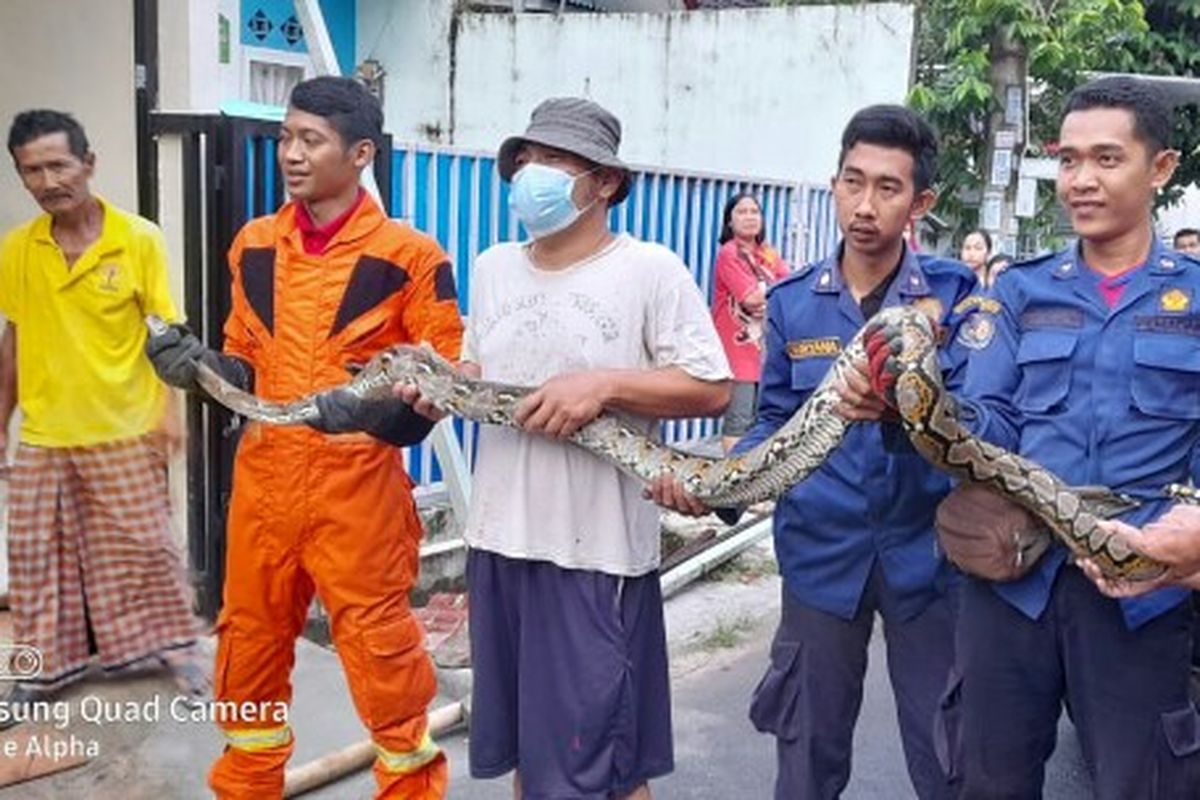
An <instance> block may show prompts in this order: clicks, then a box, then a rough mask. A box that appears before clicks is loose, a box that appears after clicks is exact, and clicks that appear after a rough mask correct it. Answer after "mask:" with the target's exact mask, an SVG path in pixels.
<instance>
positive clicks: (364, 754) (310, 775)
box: [283, 703, 464, 797]
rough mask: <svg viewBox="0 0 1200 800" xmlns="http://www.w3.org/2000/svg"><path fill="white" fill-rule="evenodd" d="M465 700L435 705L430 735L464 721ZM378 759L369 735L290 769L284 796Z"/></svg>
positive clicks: (360, 767)
mask: <svg viewBox="0 0 1200 800" xmlns="http://www.w3.org/2000/svg"><path fill="white" fill-rule="evenodd" d="M463 718H464V714H463V705H462V703H450V704H449V705H445V706H442V707H441V708H435V709H434V710H433V711H430V712H429V735H430V736H433V737H434V738H436V737H438V736H441V735H442V734H444V733H446V732H447V731H449V730H450V729H451V728H453V727H454V726H455V725H457V724H459V723H460V722H462V721H463ZM374 760H375V744H374V743H373V742H372V741H371V740H370V739H364V740H363V741H361V742H355V743H354V744H352V745H349V746H347V747H343V748H342V749H341V750H335V751H333V752H332V753H328V754H326V755H323V756H321V757H320V758H317V759H314V760H312V761H309V762H307V763H304V764H301V765H300V766H298V767H295V768H293V769H289V770H288V771H287V775H286V776H285V777H284V780H283V796H284V797H295V796H297V795H300V794H304V793H305V792H311V791H312V790H313V789H316V788H318V787H320V786H324V785H325V784H327V783H333V782H334V781H336V780H338V779H339V778H343V777H345V776H346V775H349V774H351V773H353V772H358V771H359V770H362V769H366V768H367V767H369V766H370V765H371V762H373V761H374Z"/></svg>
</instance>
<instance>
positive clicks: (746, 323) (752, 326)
mask: <svg viewBox="0 0 1200 800" xmlns="http://www.w3.org/2000/svg"><path fill="white" fill-rule="evenodd" d="M720 241H721V249H720V250H718V251H717V266H716V276H715V278H716V281H715V284H716V285H715V288H714V292H713V322H714V323H715V324H716V328H717V334H718V335H719V336H720V337H721V344H723V345H724V346H725V355H726V356H728V358H729V366H730V368H731V369H732V370H733V380H734V384H733V398H732V400H730V402H729V408H728V410H727V411H726V412H725V419H724V424H723V427H722V438H721V445H722V447H724V448H725V451H726V452H728V451H729V448H731V447H733V444H734V442H736V441H737V440H738V439H739V438H741V437H742V436H743V435H744V434H745V433H746V431H747V430H749V429H750V426H751V425H752V424H753V423H754V409H755V405H756V404H757V400H758V378H759V373H760V372H761V370H762V348H763V322H764V317H765V316H766V313H767V287H768V286H770V285H771V284H772V283H774V282H775V281H777V280H779V279H780V278H782V277H783V276H785V275H787V274H788V272H789V269H788V265H787V264H786V263H785V262H784V261H783V259H781V258H780V257H779V254H778V253H776V252H775V251H774V250H772V249H771V248H770V247H768V246H767V245H765V244H763V217H762V207H761V206H760V205H759V204H758V200H757V199H756V198H755V197H754V195H751V194H746V193H744V192H743V193H739V194H736V195H734V196H733V197H731V198H729V202H727V203H726V204H725V211H724V214H723V216H722V223H721V240H720Z"/></svg>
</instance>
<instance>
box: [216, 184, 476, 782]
mask: <svg viewBox="0 0 1200 800" xmlns="http://www.w3.org/2000/svg"><path fill="white" fill-rule="evenodd" d="M229 264H230V270H231V272H232V278H233V292H232V295H233V304H232V310H231V312H230V315H229V319H228V320H227V322H226V324H225V352H226V353H228V354H230V355H234V356H237V357H239V358H241V359H243V360H244V361H246V362H247V363H248V364H250V365H251V366H252V367H253V368H254V373H255V376H254V383H255V393H256V394H257V395H259V396H260V397H264V398H267V399H270V400H278V401H290V400H295V399H296V398H298V397H301V396H304V395H307V394H310V393H312V392H314V391H318V390H321V389H325V388H328V387H330V386H334V385H337V384H341V383H343V382H345V381H346V380H348V378H349V373H348V371H347V369H346V365H347V364H355V363H358V364H361V363H365V362H366V361H367V360H368V359H370V357H371V356H372V355H374V354H375V353H377V352H378V351H379V350H381V349H383V348H385V347H387V346H389V345H392V344H396V343H399V342H422V341H426V342H429V343H430V344H432V345H433V346H434V347H435V348H436V349H437V350H438V352H439V353H441V354H442V355H443V356H445V357H447V358H449V359H452V360H453V359H457V358H458V357H459V350H460V347H461V344H462V320H461V318H460V317H459V314H458V306H457V302H456V299H455V291H454V277H453V271H452V269H451V267H450V264H449V260H448V258H447V256H446V254H445V253H444V252H443V251H442V250H441V248H440V247H438V245H437V243H436V242H434V241H433V240H432V239H430V238H428V237H427V236H425V235H423V234H421V233H418V232H416V231H414V230H412V229H411V228H408V227H406V226H403V225H400V224H398V223H395V222H391V221H389V220H388V219H386V217H385V216H384V214H383V212H382V211H381V210H380V208H379V206H378V205H377V204H376V203H375V202H374V200H372V199H371V198H369V197H367V198H364V199H362V201H361V202H360V203H359V204H358V206H357V207H356V208H355V210H354V211H353V212H352V214H351V216H350V217H349V219H348V220H347V221H346V223H345V224H344V225H343V226H342V228H341V229H340V230H339V231H338V232H337V233H336V234H334V236H333V238H332V239H331V240H330V241H329V243H328V245H327V246H326V248H325V250H324V252H322V253H321V254H320V255H309V254H306V253H305V251H304V248H303V246H302V241H301V235H300V230H299V229H298V226H297V223H296V207H295V205H294V204H288V205H286V206H284V207H283V208H282V209H280V211H279V212H278V213H277V214H275V215H274V216H269V217H262V218H259V219H255V220H253V221H251V222H249V223H248V224H247V225H246V226H245V227H244V228H243V229H242V230H241V232H240V233H239V234H238V236H237V239H236V240H235V241H234V244H233V247H232V248H231V249H230V253H229ZM420 538H421V525H420V521H419V519H418V517H417V514H416V509H415V505H414V503H413V498H412V482H411V480H410V479H409V477H408V475H407V473H406V472H405V470H404V466H403V463H402V459H401V452H400V450H399V449H397V448H396V447H393V446H390V445H388V444H385V443H383V442H380V441H378V440H376V439H374V438H373V437H371V436H369V435H368V434H365V433H361V434H360V433H354V434H344V435H326V434H323V433H320V432H318V431H315V430H312V429H310V428H308V427H303V426H301V427H272V426H268V425H260V424H258V423H253V424H251V425H250V426H249V427H248V428H247V429H246V430H245V432H244V434H243V437H242V441H241V444H240V445H239V447H238V452H237V458H236V460H235V463H234V477H233V496H232V498H231V501H230V507H229V524H228V537H227V539H228V542H227V557H226V571H225V594H224V607H223V608H222V610H221V614H220V616H219V618H218V620H217V633H218V637H219V638H218V646H217V663H216V671H215V676H214V684H215V687H214V688H215V693H216V698H217V700H218V701H226V702H228V701H233V702H235V703H239V704H241V703H246V702H249V703H253V704H256V706H255V710H256V713H252V714H238V715H237V719H234V720H229V721H225V722H220V721H219V722H218V724H219V725H220V727H221V729H222V733H223V734H224V736H225V739H226V748H225V751H224V753H223V754H222V755H221V757H220V758H219V759H218V760H217V762H216V763H215V764H214V766H213V768H212V771H211V772H210V774H209V785H210V786H211V787H212V789H213V790H214V791H215V792H216V794H217V796H218V797H220V798H253V799H254V800H262V799H263V798H271V797H280V796H281V794H282V790H283V773H284V764H285V762H286V761H287V759H288V756H289V755H290V754H291V752H292V748H293V741H292V733H291V729H290V727H289V726H288V725H287V722H286V720H281V719H280V717H281V714H280V713H279V711H278V709H279V708H281V707H282V706H280V705H278V704H279V703H290V701H291V694H292V687H291V681H290V675H291V670H292V664H293V662H294V650H295V639H296V637H297V636H298V635H299V634H300V632H301V630H302V629H303V627H304V622H305V618H306V615H307V613H308V608H309V605H310V603H311V601H312V597H313V592H314V590H315V591H316V593H317V595H318V596H319V597H320V599H321V602H322V604H323V605H324V606H325V608H326V609H328V611H329V615H330V620H331V623H332V626H331V627H332V630H331V632H332V636H333V641H334V645H335V647H336V648H337V652H338V654H339V655H340V656H341V659H342V665H343V667H344V669H345V671H346V679H347V682H348V684H349V686H350V693H351V695H352V696H353V698H354V704H355V707H356V708H357V710H358V714H359V716H360V717H361V718H362V721H363V722H364V724H365V725H366V726H367V728H369V729H370V731H371V737H372V739H373V740H374V742H375V747H376V751H377V754H378V758H377V759H376V762H375V776H376V779H377V781H378V784H379V793H378V795H377V797H380V798H385V797H386V798H399V797H403V798H418V799H419V800H424V799H425V798H440V797H443V796H444V794H445V787H446V775H447V770H446V760H445V756H444V755H443V754H442V753H441V751H440V750H439V749H438V747H437V745H436V744H434V743H433V741H432V740H431V739H430V738H429V735H428V733H427V731H426V722H427V720H426V707H427V706H428V704H429V702H430V701H431V700H432V699H433V697H434V694H435V691H436V679H435V675H434V671H433V664H432V662H431V661H430V659H429V656H428V655H427V654H426V652H425V649H424V634H423V631H422V629H421V626H420V625H419V623H418V622H417V620H416V619H415V618H414V617H413V615H412V613H411V610H410V608H409V604H408V594H409V590H410V589H411V588H412V586H413V583H414V582H415V580H416V576H417V563H418V544H419V542H420ZM257 704H262V705H257ZM260 709H261V710H260Z"/></svg>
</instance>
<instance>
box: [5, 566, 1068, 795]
mask: <svg viewBox="0 0 1200 800" xmlns="http://www.w3.org/2000/svg"><path fill="white" fill-rule="evenodd" d="M718 577H719V579H718V580H704V581H701V582H699V583H696V584H694V585H692V586H691V587H689V588H688V589H686V590H684V591H683V592H681V593H680V594H679V595H677V596H676V597H674V598H672V599H671V600H670V601H669V602H668V604H667V627H668V638H669V642H670V648H671V654H672V659H671V663H672V677H673V699H674V709H675V710H674V715H675V716H674V726H675V741H676V750H675V753H676V772H675V774H673V775H671V776H670V777H668V778H666V779H663V780H661V781H659V782H658V783H657V784H656V785H655V786H654V792H655V797H657V798H666V800H671V799H672V798H678V799H679V800H684V799H685V798H686V800H706V798H713V800H716V798H721V799H722V800H725V799H726V798H731V797H739V798H742V797H744V798H769V797H770V796H771V786H772V781H773V773H774V755H773V742H772V740H771V739H770V738H769V737H766V736H762V735H760V734H758V733H756V732H755V731H754V730H753V729H752V728H751V726H750V723H749V722H748V721H747V719H746V706H747V702H748V699H749V695H750V692H751V691H752V689H753V687H754V686H755V684H756V683H757V682H758V680H759V678H760V677H761V674H762V670H763V668H764V665H765V664H766V658H767V656H766V652H767V648H768V645H769V642H770V636H771V633H772V631H773V628H774V625H775V622H776V620H777V615H778V606H779V586H780V584H779V578H778V576H776V575H775V574H774V571H773V568H772V558H771V554H770V550H769V547H761V546H760V547H758V548H755V549H752V550H751V551H749V552H748V553H747V554H746V555H744V556H743V557H742V558H741V559H739V561H738V563H737V564H736V565H735V566H732V567H729V568H725V569H723V570H722V571H721V574H720V575H719V576H718ZM882 645H883V642H882V637H881V636H876V637H875V640H874V641H873V643H872V651H871V663H870V668H869V670H868V675H867V686H866V695H865V697H864V702H863V710H862V716H861V719H860V721H859V726H858V731H857V735H856V739H855V764H854V775H853V779H852V781H851V784H850V787H849V789H848V791H847V792H846V795H845V796H846V797H847V798H869V799H872V800H874V799H878V800H883V798H887V800H904V799H905V798H911V797H912V793H911V790H910V789H909V787H908V779H907V775H906V773H905V770H904V763H903V757H902V755H901V752H900V745H899V738H898V734H897V732H896V723H895V711H894V707H893V705H892V700H891V693H890V689H889V687H888V685H887V678H886V669H885V664H884V656H883V647H882ZM293 683H294V685H295V700H294V704H293V708H292V714H291V722H292V724H293V726H294V729H295V732H296V753H295V757H294V759H293V765H295V764H299V763H301V762H303V761H306V760H309V759H312V758H316V757H318V756H320V755H323V754H325V753H327V752H329V751H331V750H335V749H338V748H341V747H343V746H345V745H348V744H350V743H353V742H355V741H358V740H360V739H362V738H364V737H365V735H366V734H365V731H364V730H363V728H362V725H361V723H359V721H358V719H357V717H356V716H355V713H354V709H353V706H352V705H351V702H350V698H349V694H348V691H347V689H346V684H345V679H344V678H343V676H342V672H341V665H340V663H339V661H338V658H337V656H336V654H334V653H333V652H331V651H329V650H327V649H325V648H322V647H319V646H317V645H314V644H312V643H311V642H307V641H303V640H302V641H300V642H298V643H297V658H296V669H295V673H294V676H293ZM174 694H175V692H174V690H173V687H172V686H171V684H170V681H169V680H168V679H166V678H165V677H164V676H162V675H146V676H141V677H136V678H130V679H125V680H120V681H96V682H91V683H88V684H85V685H83V686H81V687H79V688H77V689H76V690H75V691H74V692H72V697H73V698H74V700H75V702H76V704H78V701H79V699H80V698H81V697H85V696H93V697H96V696H98V697H101V698H105V699H107V700H108V701H111V702H122V701H131V700H132V701H136V702H138V703H145V702H146V701H147V700H149V699H152V698H154V697H156V696H157V697H160V698H161V703H162V708H163V714H162V716H163V718H162V719H159V720H157V721H154V722H150V723H140V722H139V723H124V722H113V723H105V724H103V725H99V726H96V725H88V724H84V723H82V722H80V721H79V720H78V719H77V718H76V719H74V720H73V722H72V725H71V726H70V728H69V729H68V730H66V731H65V732H64V731H59V732H58V734H56V735H63V736H65V735H69V734H71V733H74V734H76V735H77V736H79V737H82V738H84V739H87V740H94V741H96V743H97V746H98V747H99V749H100V755H99V756H98V757H97V758H95V759H93V760H92V762H91V763H90V764H88V765H87V766H84V767H80V768H78V769H74V770H71V771H69V772H64V773H60V774H57V775H54V776H50V777H47V778H43V779H39V780H37V781H32V782H28V783H24V784H19V785H16V786H13V787H9V788H5V789H0V800H58V799H59V798H75V797H87V798H89V800H92V799H93V798H94V799H95V800H109V798H111V800H143V799H144V800H152V799H153V800H163V799H164V798H179V800H191V799H192V798H205V797H209V796H210V795H209V794H208V793H207V791H206V790H205V787H204V776H205V773H206V771H207V769H208V766H209V764H210V763H211V761H212V760H213V758H215V757H216V755H217V754H218V753H219V752H220V748H221V742H220V739H219V737H218V735H217V733H216V731H215V729H214V728H213V726H212V725H210V724H206V723H203V722H191V721H179V720H175V719H172V718H171V715H170V713H169V711H168V708H169V703H170V699H171V697H173V696H174ZM447 701H448V700H446V699H443V700H441V701H440V702H447ZM75 714H76V716H77V714H78V712H77V711H76V712H75ZM467 735H468V734H467V733H465V732H460V733H457V734H454V735H451V736H449V737H447V738H446V739H444V740H443V746H444V748H445V749H446V751H447V753H448V755H449V757H450V763H451V776H452V777H451V790H450V798H451V799H452V800H490V799H491V798H497V799H499V798H507V797H509V796H511V795H510V788H509V787H510V784H509V780H508V779H507V778H506V779H501V780H496V781H472V780H471V779H470V778H469V777H468V776H467V760H466V741H467V740H466V736H467ZM30 736H31V732H30V731H29V730H23V726H22V727H18V728H16V729H13V730H12V731H9V732H7V733H0V744H2V743H3V741H4V740H6V739H9V738H15V739H17V740H18V741H22V742H24V741H27V740H28V739H29V737H30ZM0 757H2V756H0ZM373 785H374V783H373V780H372V779H371V776H370V773H369V772H362V773H359V774H357V775H355V776H352V777H351V778H348V779H346V780H343V781H340V782H338V783H336V784H332V785H330V786H327V787H325V788H324V789H322V790H320V791H316V792H313V793H310V794H309V795H306V797H312V798H317V800H346V799H347V798H367V797H370V796H371V794H372V790H373ZM1088 796H1089V792H1088V791H1087V785H1086V780H1085V779H1084V777H1083V770H1082V765H1081V763H1080V761H1079V754H1078V748H1077V746H1076V744H1075V741H1074V738H1073V736H1072V735H1071V734H1070V732H1069V730H1068V729H1066V728H1065V727H1064V731H1063V736H1062V737H1061V742H1060V746H1059V752H1058V753H1056V755H1055V759H1054V761H1053V762H1052V764H1051V774H1050V777H1049V781H1048V784H1047V790H1046V797H1047V798H1049V800H1077V799H1078V798H1085V797H1088Z"/></svg>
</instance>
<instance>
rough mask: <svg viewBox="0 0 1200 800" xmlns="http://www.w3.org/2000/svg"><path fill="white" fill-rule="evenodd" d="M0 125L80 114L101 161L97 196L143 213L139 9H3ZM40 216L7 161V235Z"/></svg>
mask: <svg viewBox="0 0 1200 800" xmlns="http://www.w3.org/2000/svg"><path fill="white" fill-rule="evenodd" d="M0 75H2V76H4V78H3V80H0V125H2V126H3V133H4V138H5V139H7V137H8V127H9V125H10V124H11V122H12V118H13V115H14V114H16V113H17V112H19V111H23V110H25V109H27V108H33V107H42V108H57V109H60V110H63V111H69V112H71V113H72V114H74V115H75V116H76V117H77V118H78V119H79V121H80V122H81V123H83V126H84V128H85V129H86V130H87V133H88V138H89V139H90V140H91V144H92V149H93V150H95V151H96V154H97V167H96V179H95V182H94V184H93V186H94V188H95V189H96V190H97V191H99V192H101V193H102V194H104V196H105V197H107V198H108V199H109V200H111V201H112V202H114V203H116V204H117V205H119V206H123V207H124V208H129V209H134V210H136V209H137V176H136V175H135V173H134V166H133V165H134V163H135V156H136V149H137V145H136V137H135V135H134V102H133V100H134V90H133V3H130V2H111V3H110V2H103V3H99V2H98V3H80V2H78V0H3V2H0ZM37 213H38V208H37V206H36V205H35V204H34V202H33V201H32V200H31V199H30V197H29V195H28V194H27V193H26V192H25V190H24V188H22V186H21V183H20V181H19V180H18V179H17V176H16V173H15V172H14V170H13V168H12V161H11V160H10V159H9V158H8V156H7V153H6V154H5V155H4V157H3V159H2V163H0V230H7V229H8V228H10V227H12V226H13V225H16V224H17V223H19V222H22V221H24V220H26V219H28V218H30V217H32V216H33V215H35V214H37Z"/></svg>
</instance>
